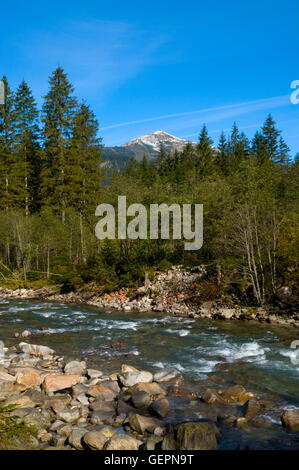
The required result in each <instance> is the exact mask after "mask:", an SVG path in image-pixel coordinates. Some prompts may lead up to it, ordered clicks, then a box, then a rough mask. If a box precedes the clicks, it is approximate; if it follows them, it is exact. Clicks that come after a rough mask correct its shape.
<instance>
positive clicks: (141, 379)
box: [119, 370, 153, 387]
mask: <svg viewBox="0 0 299 470" xmlns="http://www.w3.org/2000/svg"><path fill="white" fill-rule="evenodd" d="M119 380H120V381H121V383H122V384H123V385H124V386H125V387H133V386H134V385H136V384H138V383H150V382H152V381H153V374H152V373H151V372H148V371H145V370H141V371H137V372H124V373H123V374H122V375H120V376H119Z"/></svg>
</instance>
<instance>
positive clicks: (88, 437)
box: [83, 427, 116, 450]
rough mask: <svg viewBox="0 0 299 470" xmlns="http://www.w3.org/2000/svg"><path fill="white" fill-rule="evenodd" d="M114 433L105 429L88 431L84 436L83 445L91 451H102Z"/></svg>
mask: <svg viewBox="0 0 299 470" xmlns="http://www.w3.org/2000/svg"><path fill="white" fill-rule="evenodd" d="M115 432H116V431H112V430H111V429H110V428H108V427H106V428H104V429H102V430H100V431H89V432H88V433H86V434H85V435H84V438H83V440H84V442H85V444H86V445H87V446H88V447H89V448H90V449H92V450H102V449H103V447H104V445H105V443H106V442H107V441H108V439H110V438H111V437H112V436H113V435H114V434H115Z"/></svg>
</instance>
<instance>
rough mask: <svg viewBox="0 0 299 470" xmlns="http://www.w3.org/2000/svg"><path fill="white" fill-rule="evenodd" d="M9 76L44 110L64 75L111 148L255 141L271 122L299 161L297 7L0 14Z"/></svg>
mask: <svg viewBox="0 0 299 470" xmlns="http://www.w3.org/2000/svg"><path fill="white" fill-rule="evenodd" d="M1 17H2V18H1V19H2V21H1V43H0V65H1V70H0V75H3V74H6V75H7V76H8V78H9V80H10V82H11V85H12V86H13V87H15V86H16V85H17V84H18V83H19V82H20V81H21V80H22V79H23V78H24V79H25V80H27V81H28V83H29V85H30V86H31V88H32V89H33V92H34V94H35V96H36V99H37V101H38V103H39V104H41V102H42V96H43V95H45V93H46V91H47V78H48V76H49V74H50V72H51V71H52V70H53V69H54V68H55V67H56V66H57V65H58V64H59V65H61V66H62V67H64V68H65V70H66V72H67V73H68V74H69V77H70V79H71V81H72V83H73V84H74V86H75V88H76V93H77V96H78V97H79V98H80V99H82V100H85V101H86V102H87V103H88V104H90V105H91V107H92V109H93V110H94V112H95V113H96V115H97V118H98V120H99V123H100V128H101V130H100V135H101V136H102V137H103V143H104V144H105V145H118V144H121V143H124V142H126V141H128V140H130V139H131V138H134V137H137V136H139V135H142V134H145V133H148V132H152V131H155V130H165V131H167V132H170V133H172V134H174V135H177V136H178V137H184V138H187V139H190V140H197V135H198V133H199V130H200V128H201V126H202V124H203V123H206V124H207V126H208V129H209V131H210V134H211V137H212V138H213V139H214V140H215V141H216V142H217V140H218V137H219V133H220V132H221V130H222V129H223V130H224V131H226V130H228V129H230V128H231V125H232V123H233V122H234V121H236V122H237V123H238V124H239V126H240V128H242V129H243V130H244V132H246V133H247V135H248V136H249V137H251V136H252V135H253V133H254V132H255V130H256V129H257V128H259V127H260V126H261V125H262V123H263V121H264V118H265V116H266V115H267V114H268V113H269V112H271V113H272V114H273V116H274V119H275V120H276V121H277V123H278V127H279V128H280V129H281V130H282V131H283V135H284V137H285V139H286V140H287V142H288V144H289V146H290V148H291V151H292V154H295V153H296V152H299V138H298V137H299V104H298V105H294V104H291V102H290V93H291V89H290V84H291V82H292V81H293V80H299V40H298V36H299V34H298V30H299V3H298V1H295V0H289V1H288V2H283V1H275V0H271V1H270V0H269V1H268V0H259V1H256V0H252V1H250V2H249V1H246V2H243V1H242V2H241V1H240V0H239V1H232V0H227V1H217V0H214V2H200V1H189V0H186V1H185V2H182V1H176V0H173V1H170V0H167V1H161V0H160V1H159V2H157V1H155V0H153V1H151V2H140V1H126V2H123V1H110V2H100V1H98V0H85V2H82V1H80V2H79V1H77V0H72V1H69V0H60V1H57V0H52V1H51V2H43V1H35V0H34V1H26V2H24V1H18V0H17V1H14V2H10V3H9V2H7V3H5V5H2V6H1Z"/></svg>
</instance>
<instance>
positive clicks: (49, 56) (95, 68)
mask: <svg viewBox="0 0 299 470" xmlns="http://www.w3.org/2000/svg"><path fill="white" fill-rule="evenodd" d="M167 40H168V38H167V37H166V36H162V35H160V36H159V35H157V34H154V33H151V32H148V31H145V30H140V29H138V28H137V27H135V26H134V25H133V24H130V23H129V22H114V21H102V20H94V19H92V20H90V21H81V22H78V21H76V22H74V21H70V22H69V23H67V24H64V25H59V26H56V27H55V28H52V29H51V30H47V31H43V30H39V31H35V32H34V31H33V32H32V33H31V34H30V36H29V37H28V36H25V37H18V38H17V41H16V42H17V44H16V47H18V48H19V55H20V58H21V60H22V61H23V62H24V63H26V69H25V70H28V69H29V68H31V67H34V64H38V66H37V65H36V80H35V82H36V83H35V85H36V87H35V86H34V84H33V88H39V87H40V82H41V77H40V76H41V74H42V73H43V74H47V75H49V72H51V70H53V69H54V68H55V67H56V66H57V65H58V64H60V65H62V66H63V67H64V68H65V69H66V71H67V72H69V74H70V76H71V79H72V81H73V83H74V84H75V87H76V91H77V93H78V94H79V96H82V97H84V98H87V99H90V98H93V100H96V101H98V102H100V101H101V100H102V99H103V98H104V97H107V96H109V95H110V94H111V93H113V92H114V91H115V90H117V89H118V88H119V87H120V86H122V84H123V83H125V82H126V81H127V80H129V79H130V78H132V77H134V76H136V75H138V74H139V73H140V72H141V71H143V70H144V69H145V68H146V67H148V66H150V65H153V64H155V63H159V61H161V60H163V57H162V55H161V54H162V52H161V48H162V46H163V45H164V44H165V43H166V42H167ZM43 81H45V80H44V79H43ZM31 83H32V80H31Z"/></svg>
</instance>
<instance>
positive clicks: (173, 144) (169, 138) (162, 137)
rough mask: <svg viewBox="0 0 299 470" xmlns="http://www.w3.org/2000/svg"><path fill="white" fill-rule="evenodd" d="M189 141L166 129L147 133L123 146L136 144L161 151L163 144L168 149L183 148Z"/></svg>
mask: <svg viewBox="0 0 299 470" xmlns="http://www.w3.org/2000/svg"><path fill="white" fill-rule="evenodd" d="M187 143H188V140H184V139H180V138H179V137H175V136H174V135H171V134H168V132H164V131H155V132H152V133H151V134H145V135H142V136H141V137H137V138H136V139H132V140H130V141H129V142H127V143H125V144H123V147H132V146H135V145H140V146H150V147H152V150H153V151H156V152H159V150H160V146H161V144H162V145H164V147H165V148H166V150H175V149H177V150H181V149H182V148H183V147H185V145H186V144H187Z"/></svg>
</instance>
